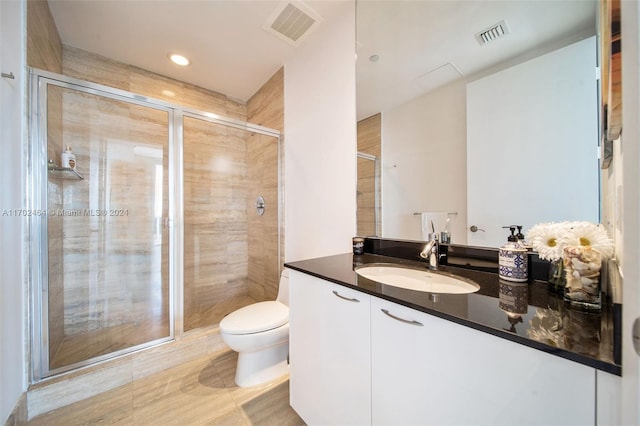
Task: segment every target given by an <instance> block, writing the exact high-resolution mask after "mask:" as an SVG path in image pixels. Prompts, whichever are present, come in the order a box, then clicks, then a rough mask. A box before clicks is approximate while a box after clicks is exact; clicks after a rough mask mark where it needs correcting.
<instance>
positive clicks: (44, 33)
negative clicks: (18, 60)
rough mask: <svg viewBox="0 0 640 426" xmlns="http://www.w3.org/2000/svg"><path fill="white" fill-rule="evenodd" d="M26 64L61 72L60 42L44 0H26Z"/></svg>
mask: <svg viewBox="0 0 640 426" xmlns="http://www.w3.org/2000/svg"><path fill="white" fill-rule="evenodd" d="M27 64H28V65H29V66H30V67H34V68H39V69H42V70H45V71H51V72H55V73H61V72H62V42H61V40H60V34H59V33H58V29H57V28H56V24H55V22H54V20H53V16H51V11H50V10H49V4H48V3H47V1H46V0H29V1H28V2H27Z"/></svg>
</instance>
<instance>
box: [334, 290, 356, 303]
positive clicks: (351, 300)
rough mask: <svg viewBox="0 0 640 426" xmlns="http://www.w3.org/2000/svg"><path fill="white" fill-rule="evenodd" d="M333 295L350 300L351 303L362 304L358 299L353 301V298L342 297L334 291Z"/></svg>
mask: <svg viewBox="0 0 640 426" xmlns="http://www.w3.org/2000/svg"><path fill="white" fill-rule="evenodd" d="M333 294H335V295H336V296H338V297H339V298H340V299H344V300H348V301H349V302H356V303H360V301H359V300H358V299H352V298H351V297H344V296H341V295H340V293H338V292H337V291H335V290H333Z"/></svg>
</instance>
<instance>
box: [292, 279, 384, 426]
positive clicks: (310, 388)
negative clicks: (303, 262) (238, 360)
mask: <svg viewBox="0 0 640 426" xmlns="http://www.w3.org/2000/svg"><path fill="white" fill-rule="evenodd" d="M289 282H290V285H289V291H290V293H289V305H290V311H289V326H290V329H289V361H290V380H289V383H290V393H291V397H290V398H291V399H290V402H291V406H292V407H293V408H294V409H295V410H296V412H298V414H299V415H300V416H301V417H302V418H303V419H304V420H305V422H307V424H309V425H370V424H371V355H370V347H371V345H370V341H371V340H370V335H369V332H368V330H369V329H370V312H371V311H370V300H371V297H370V296H369V295H367V294H365V293H361V292H358V291H354V290H351V289H348V288H346V287H343V286H340V285H336V284H333V283H329V282H327V281H324V280H321V279H319V278H315V277H312V276H310V275H306V274H302V273H300V272H297V271H291V272H290V275H289Z"/></svg>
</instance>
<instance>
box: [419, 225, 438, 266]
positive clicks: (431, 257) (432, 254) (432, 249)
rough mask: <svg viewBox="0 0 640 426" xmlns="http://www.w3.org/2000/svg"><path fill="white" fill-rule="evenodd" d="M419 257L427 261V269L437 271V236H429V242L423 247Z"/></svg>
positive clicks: (434, 234)
mask: <svg viewBox="0 0 640 426" xmlns="http://www.w3.org/2000/svg"><path fill="white" fill-rule="evenodd" d="M420 257H421V258H423V259H427V264H428V265H429V269H431V270H433V271H437V270H438V266H439V265H440V246H439V244H438V234H436V233H435V232H434V233H433V234H431V240H430V241H429V242H428V243H427V244H426V245H425V246H424V248H423V249H422V251H421V252H420Z"/></svg>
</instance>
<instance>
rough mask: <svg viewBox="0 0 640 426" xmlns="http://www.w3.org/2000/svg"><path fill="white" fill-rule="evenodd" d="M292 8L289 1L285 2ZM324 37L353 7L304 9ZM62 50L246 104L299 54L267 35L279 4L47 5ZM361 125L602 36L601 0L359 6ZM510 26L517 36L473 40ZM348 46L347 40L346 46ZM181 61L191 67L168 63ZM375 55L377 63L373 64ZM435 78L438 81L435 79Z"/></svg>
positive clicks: (107, 1)
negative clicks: (529, 55) (454, 84)
mask: <svg viewBox="0 0 640 426" xmlns="http://www.w3.org/2000/svg"><path fill="white" fill-rule="evenodd" d="M282 1H285V0H282ZM304 4H305V5H307V6H308V7H310V8H311V9H312V10H314V11H315V12H316V13H317V14H319V15H320V16H321V17H322V18H323V19H324V22H323V23H322V24H321V25H320V26H319V27H318V30H317V31H316V32H314V33H312V34H310V35H309V37H308V38H307V39H306V40H305V41H304V42H303V44H304V43H308V42H310V40H311V39H312V38H314V37H321V36H322V30H324V29H326V28H329V27H330V26H331V23H332V22H333V21H334V20H335V18H336V17H337V16H339V15H340V14H342V13H345V12H347V11H348V8H349V7H352V4H353V2H352V0H340V1H338V0H306V1H304ZM49 5H50V8H51V13H52V15H53V17H54V20H55V22H56V25H57V27H58V31H59V33H60V36H61V38H62V41H63V43H64V44H67V45H71V46H74V47H77V48H80V49H83V50H86V51H89V52H94V53H97V54H99V55H103V56H106V57H109V58H112V59H115V60H117V61H121V62H124V63H128V64H132V65H134V66H137V67H140V68H143V69H147V70H149V71H153V72H156V73H159V74H162V75H165V76H168V77H172V78H175V79H178V80H181V81H185V82H188V83H192V84H195V85H198V86H201V87H204V88H207V89H210V90H214V91H216V92H220V93H224V94H225V95H227V96H229V97H231V98H234V99H238V100H241V101H246V100H248V99H249V98H250V97H251V96H252V95H253V94H254V93H255V92H256V91H257V90H258V89H259V88H260V87H261V86H262V85H263V84H264V83H265V82H266V81H267V80H268V79H269V78H270V77H271V76H272V75H273V74H274V73H275V72H276V71H277V70H278V69H279V68H280V67H281V66H282V65H283V64H284V63H285V62H286V61H287V60H288V58H290V57H291V56H292V55H293V54H295V51H296V49H298V48H299V47H294V46H292V45H290V44H288V43H286V42H285V41H282V40H280V39H278V38H276V37H275V36H273V35H272V34H270V33H268V32H267V31H265V30H264V29H262V27H263V25H264V23H265V22H266V21H267V20H268V19H269V18H270V16H271V15H272V14H273V13H274V11H276V9H277V8H278V6H279V5H281V1H279V0H49ZM356 6H357V13H358V20H357V32H358V56H359V61H358V67H357V68H358V71H357V98H358V100H357V102H358V116H359V117H360V118H362V117H366V116H368V115H371V114H372V113H375V112H378V111H383V110H385V109H387V108H389V107H392V106H394V105H397V104H399V103H401V102H404V101H406V100H407V99H410V98H412V97H415V96H416V95H417V94H419V93H424V92H426V91H428V90H432V89H433V88H434V87H436V86H437V85H438V84H444V83H447V82H448V81H451V79H452V78H459V77H460V75H461V74H462V75H464V76H468V75H471V74H473V73H476V72H478V71H480V70H482V69H485V68H487V67H489V66H491V65H492V64H495V63H496V62H502V61H505V60H507V59H510V58H513V57H515V56H519V55H521V54H522V53H523V52H524V51H527V50H530V49H532V48H535V47H539V46H541V45H544V44H548V43H550V42H552V41H553V40H557V39H559V38H566V37H568V36H569V35H571V34H575V33H578V32H581V31H582V32H584V31H585V28H587V29H591V31H592V32H593V31H595V10H596V1H595V0H415V1H399V0H386V1H385V0H358V2H357V5H356ZM502 19H506V21H507V25H508V26H509V28H510V30H511V34H510V35H509V36H507V37H505V38H504V39H499V40H496V41H494V42H492V43H491V44H489V45H486V46H480V45H479V44H478V43H477V42H476V40H475V38H474V34H475V33H476V32H478V31H481V30H484V29H486V28H487V27H489V26H490V25H493V24H495V23H497V22H498V21H500V20H502ZM346 42H348V41H346ZM169 52H177V53H182V54H184V55H185V56H187V57H189V58H190V59H191V61H192V64H191V65H189V66H188V67H185V68H182V67H178V66H176V65H173V64H172V63H170V62H169V61H168V60H167V54H168V53H169ZM373 54H377V55H379V57H380V59H379V61H378V62H375V63H374V62H370V61H369V60H368V58H369V56H371V55H373ZM432 71H433V72H432Z"/></svg>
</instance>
